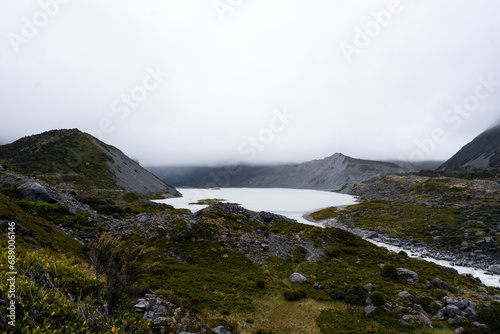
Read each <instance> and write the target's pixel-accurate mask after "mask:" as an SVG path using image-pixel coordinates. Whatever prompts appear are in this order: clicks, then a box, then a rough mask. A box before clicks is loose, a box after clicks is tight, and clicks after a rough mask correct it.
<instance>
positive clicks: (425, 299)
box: [412, 296, 439, 315]
mask: <svg viewBox="0 0 500 334" xmlns="http://www.w3.org/2000/svg"><path fill="white" fill-rule="evenodd" d="M412 302H413V303H414V304H420V305H421V306H422V307H423V308H424V310H425V311H426V312H427V313H430V314H433V315H434V314H437V313H438V311H439V305H438V304H437V303H436V302H435V301H434V299H433V298H432V297H429V296H421V297H418V298H413V300H412ZM436 308H437V309H436Z"/></svg>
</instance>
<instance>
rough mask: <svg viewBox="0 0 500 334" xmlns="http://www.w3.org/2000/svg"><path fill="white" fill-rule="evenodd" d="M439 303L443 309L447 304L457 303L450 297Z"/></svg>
mask: <svg viewBox="0 0 500 334" xmlns="http://www.w3.org/2000/svg"><path fill="white" fill-rule="evenodd" d="M441 302H442V303H443V307H445V306H446V305H448V304H455V303H456V302H457V301H456V300H455V299H453V298H451V297H448V296H445V297H443V299H442V300H441Z"/></svg>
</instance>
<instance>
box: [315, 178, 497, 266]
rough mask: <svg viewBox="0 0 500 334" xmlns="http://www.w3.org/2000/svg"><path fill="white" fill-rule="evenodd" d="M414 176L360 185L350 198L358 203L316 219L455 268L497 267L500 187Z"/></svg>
mask: <svg viewBox="0 0 500 334" xmlns="http://www.w3.org/2000/svg"><path fill="white" fill-rule="evenodd" d="M418 174H419V175H415V174H407V175H387V176H384V177H381V178H374V179H372V180H369V181H366V182H363V183H360V184H358V185H357V186H356V188H355V189H354V190H353V194H355V195H358V196H360V197H362V198H363V199H364V203H362V204H360V205H356V206H352V207H350V208H348V209H346V210H341V211H337V210H329V211H328V210H324V211H323V214H324V216H323V215H322V214H321V212H319V213H317V214H316V216H317V217H321V218H335V221H334V223H335V224H334V226H337V227H346V228H347V229H348V230H349V231H351V232H353V233H356V234H360V235H363V236H364V237H368V238H369V239H374V240H376V241H381V242H384V243H387V244H392V245H396V246H400V247H403V248H404V249H407V250H408V251H414V250H415V251H417V250H418V253H422V254H427V255H428V256H431V257H433V258H436V259H440V260H448V261H451V262H453V263H455V264H456V265H461V266H468V267H474V268H481V269H483V270H488V269H491V268H492V266H496V265H499V264H500V262H498V259H499V254H500V224H499V223H498V222H499V220H500V203H499V200H498V198H499V197H498V196H499V195H500V184H499V179H498V178H497V177H495V174H494V173H493V174H491V175H490V174H487V177H485V178H484V179H468V178H469V176H470V175H469V174H467V173H463V174H458V173H451V172H450V173H441V175H439V173H437V172H436V173H432V174H433V175H435V176H433V177H431V176H424V175H422V174H427V173H418ZM459 177H461V178H459ZM313 216H315V215H314V214H313ZM360 229H362V230H360Z"/></svg>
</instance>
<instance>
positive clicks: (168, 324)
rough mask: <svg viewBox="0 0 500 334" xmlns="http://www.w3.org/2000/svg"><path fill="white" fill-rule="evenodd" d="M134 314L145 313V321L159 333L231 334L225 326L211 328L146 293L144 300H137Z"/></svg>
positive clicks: (188, 313)
mask: <svg viewBox="0 0 500 334" xmlns="http://www.w3.org/2000/svg"><path fill="white" fill-rule="evenodd" d="M134 312H140V313H143V314H144V319H147V320H148V321H150V323H151V324H152V328H154V329H155V331H156V332H159V333H184V334H189V333H198V334H203V333H217V334H231V331H230V330H229V329H228V328H225V327H223V326H218V327H215V328H210V327H209V326H208V325H207V324H205V323H204V322H203V321H201V320H200V319H199V318H198V317H197V316H195V315H193V314H191V313H190V312H188V311H186V310H184V309H182V308H180V307H176V306H175V305H173V304H172V303H170V302H169V301H168V300H167V299H166V298H165V297H163V296H159V295H156V294H153V293H146V294H145V295H144V297H143V298H140V299H137V300H136V301H135V302H134Z"/></svg>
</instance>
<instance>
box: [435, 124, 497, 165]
mask: <svg viewBox="0 0 500 334" xmlns="http://www.w3.org/2000/svg"><path fill="white" fill-rule="evenodd" d="M462 168H468V169H486V170H491V169H498V168H500V124H498V125H496V126H493V127H492V128H490V129H488V130H486V131H484V132H483V133H481V134H480V135H479V136H477V137H476V138H474V140H472V141H471V142H470V143H469V144H467V145H465V146H464V147H463V148H462V149H461V150H460V151H458V152H457V153H456V154H455V155H454V156H453V157H451V158H450V159H449V160H448V161H446V162H445V163H444V164H443V165H441V166H440V167H439V168H438V170H440V171H445V170H458V169H462Z"/></svg>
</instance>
